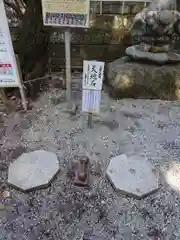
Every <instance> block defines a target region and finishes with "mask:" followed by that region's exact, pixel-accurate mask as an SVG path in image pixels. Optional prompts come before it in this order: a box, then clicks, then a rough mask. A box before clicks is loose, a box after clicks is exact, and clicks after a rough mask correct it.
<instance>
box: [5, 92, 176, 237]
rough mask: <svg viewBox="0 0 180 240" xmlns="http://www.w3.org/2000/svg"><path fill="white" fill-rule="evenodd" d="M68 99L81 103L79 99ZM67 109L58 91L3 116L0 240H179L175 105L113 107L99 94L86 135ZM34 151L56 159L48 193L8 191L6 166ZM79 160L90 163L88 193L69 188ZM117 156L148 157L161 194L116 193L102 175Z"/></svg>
mask: <svg viewBox="0 0 180 240" xmlns="http://www.w3.org/2000/svg"><path fill="white" fill-rule="evenodd" d="M74 97H76V101H77V103H79V104H80V100H79V99H80V94H79V93H77V92H76V95H75V96H74ZM65 106H66V103H65V101H64V92H63V91H62V90H61V91H60V90H50V91H49V92H48V93H43V94H41V96H40V97H39V99H38V100H37V101H36V102H35V103H34V106H33V109H32V110H30V111H28V112H27V113H25V114H24V113H20V112H19V113H14V114H11V115H9V116H8V117H7V119H6V121H5V126H4V128H2V129H1V139H0V154H1V162H0V184H1V185H0V186H1V188H5V189H6V190H8V191H9V192H10V197H9V198H7V199H5V200H3V202H2V203H4V204H5V206H6V208H5V209H0V228H1V229H0V240H5V239H8V240H20V239H21V240H25V239H28V240H36V239H43V240H46V239H53V240H78V239H79V240H80V239H82V235H83V234H84V232H85V233H86V234H87V235H88V234H89V235H91V234H92V233H93V234H95V235H97V236H102V237H103V239H107V240H113V239H116V240H121V239H125V240H133V239H135V240H136V239H143V240H148V239H152V240H155V239H160V240H163V239H164V240H166V239H167V240H176V239H177V240H179V239H180V228H179V222H180V201H179V191H180V184H179V181H180V180H179V179H180V164H179V157H180V139H179V134H180V103H179V102H168V101H167V102H165V101H160V100H134V99H128V100H127V99H123V100H120V101H115V100H112V99H109V97H108V96H107V94H106V93H104V92H103V93H102V102H101V113H100V115H99V116H94V117H93V128H92V129H88V128H87V126H86V119H85V117H84V116H82V115H81V113H80V111H79V110H77V113H76V115H74V114H70V113H68V112H66V111H65ZM79 106H80V105H79ZM37 149H45V150H49V151H53V152H55V153H56V154H57V155H58V158H59V163H60V169H61V171H60V173H59V174H58V176H57V177H56V179H55V180H54V181H53V182H52V184H51V186H50V187H49V188H47V189H44V190H36V191H34V192H31V193H27V194H25V193H22V192H20V191H17V190H15V189H13V188H11V187H9V186H7V184H6V179H7V168H8V165H9V163H10V162H11V161H13V159H15V158H17V157H18V156H19V155H20V154H21V153H22V152H28V151H32V150H37ZM81 153H87V154H88V155H89V156H90V160H91V184H90V187H88V188H81V187H76V186H74V185H73V180H72V166H73V163H74V161H75V159H76V157H77V156H78V155H79V154H81ZM120 153H138V154H141V155H143V156H146V157H147V158H148V160H149V161H150V162H151V163H152V164H153V165H154V166H155V167H156V169H157V171H160V173H161V174H160V175H161V178H160V190H159V191H158V192H156V193H155V194H153V195H151V196H149V197H147V198H145V199H142V200H135V199H133V198H130V197H126V196H123V195H121V194H120V193H117V192H115V191H114V190H113V188H112V186H111V185H110V183H109V181H108V180H107V179H106V177H105V170H106V167H107V165H108V162H109V159H110V158H111V157H112V156H116V155H119V154H120ZM178 178H179V179H178Z"/></svg>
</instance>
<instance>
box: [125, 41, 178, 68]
mask: <svg viewBox="0 0 180 240" xmlns="http://www.w3.org/2000/svg"><path fill="white" fill-rule="evenodd" d="M138 47H139V45H135V46H131V47H128V48H126V55H127V56H129V57H130V58H132V59H133V60H136V61H144V60H148V61H151V62H154V63H157V64H160V65H163V64H166V63H177V62H180V55H179V54H178V53H175V52H166V51H167V50H166V49H164V52H158V53H153V52H147V51H141V50H139V49H138Z"/></svg>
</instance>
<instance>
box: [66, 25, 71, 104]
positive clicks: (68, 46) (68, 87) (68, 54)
mask: <svg viewBox="0 0 180 240" xmlns="http://www.w3.org/2000/svg"><path fill="white" fill-rule="evenodd" d="M65 56H66V100H67V102H68V105H69V106H71V104H72V99H71V98H72V96H71V95H72V78H71V32H70V28H68V29H66V30H65Z"/></svg>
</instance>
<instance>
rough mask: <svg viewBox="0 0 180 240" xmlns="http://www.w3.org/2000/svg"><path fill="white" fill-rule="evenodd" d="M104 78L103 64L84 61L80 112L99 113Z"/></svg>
mask: <svg viewBox="0 0 180 240" xmlns="http://www.w3.org/2000/svg"><path fill="white" fill-rule="evenodd" d="M103 77H104V62H98V61H84V65H83V83H82V85H83V94H82V111H83V112H86V113H99V109H100V101H101V90H102V82H103Z"/></svg>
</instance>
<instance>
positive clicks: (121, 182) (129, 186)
mask: <svg viewBox="0 0 180 240" xmlns="http://www.w3.org/2000/svg"><path fill="white" fill-rule="evenodd" d="M106 173H107V176H108V178H109V179H110V181H111V182H112V184H113V186H114V188H115V189H116V190H120V191H121V192H123V193H125V194H128V195H131V196H134V197H137V198H142V197H145V196H147V195H149V194H151V193H152V192H154V191H156V190H157V189H158V178H157V177H156V175H155V173H154V170H153V168H152V166H151V164H150V163H149V162H148V161H147V160H146V159H144V158H142V157H140V156H136V155H131V156H129V157H127V156H126V155H125V154H122V155H119V156H116V157H114V158H112V159H111V161H110V164H109V166H108V169H107V172H106Z"/></svg>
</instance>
